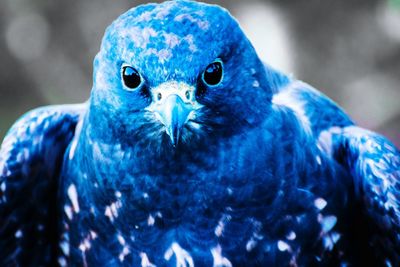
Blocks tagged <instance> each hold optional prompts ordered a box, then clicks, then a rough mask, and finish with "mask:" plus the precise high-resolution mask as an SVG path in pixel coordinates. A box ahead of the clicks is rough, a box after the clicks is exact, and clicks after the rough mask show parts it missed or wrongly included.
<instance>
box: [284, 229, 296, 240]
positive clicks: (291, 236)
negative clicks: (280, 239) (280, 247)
mask: <svg viewBox="0 0 400 267" xmlns="http://www.w3.org/2000/svg"><path fill="white" fill-rule="evenodd" d="M286 239H287V240H295V239H296V233H295V232H293V231H291V232H290V233H289V234H288V235H287V236H286Z"/></svg>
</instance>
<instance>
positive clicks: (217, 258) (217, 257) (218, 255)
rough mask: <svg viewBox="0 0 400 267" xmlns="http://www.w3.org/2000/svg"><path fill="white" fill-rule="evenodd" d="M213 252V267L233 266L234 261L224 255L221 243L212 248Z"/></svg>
mask: <svg viewBox="0 0 400 267" xmlns="http://www.w3.org/2000/svg"><path fill="white" fill-rule="evenodd" d="M211 254H212V256H213V260H214V262H213V267H232V263H231V262H230V261H229V260H228V259H227V258H225V257H224V256H222V248H221V246H220V245H218V246H216V247H215V248H213V249H211Z"/></svg>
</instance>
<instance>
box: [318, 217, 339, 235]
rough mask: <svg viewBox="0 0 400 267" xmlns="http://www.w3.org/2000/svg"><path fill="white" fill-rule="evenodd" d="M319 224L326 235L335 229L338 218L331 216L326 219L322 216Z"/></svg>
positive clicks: (319, 218)
mask: <svg viewBox="0 0 400 267" xmlns="http://www.w3.org/2000/svg"><path fill="white" fill-rule="evenodd" d="M318 222H319V223H320V224H321V226H322V231H323V232H324V233H327V232H329V231H330V230H332V229H333V227H335V225H336V222H337V218H336V216H333V215H329V216H325V217H324V216H322V215H320V216H318Z"/></svg>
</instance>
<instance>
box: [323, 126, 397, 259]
mask: <svg viewBox="0 0 400 267" xmlns="http://www.w3.org/2000/svg"><path fill="white" fill-rule="evenodd" d="M320 142H321V143H322V144H323V146H324V147H325V150H326V151H327V153H328V154H330V155H331V156H332V157H333V158H335V159H336V161H338V162H339V163H340V164H342V165H343V166H345V168H346V169H347V170H348V171H349V172H350V173H351V174H352V177H353V183H354V191H355V192H354V193H355V197H356V200H358V201H359V202H360V205H359V208H360V209H361V210H362V215H363V217H364V220H363V221H361V220H360V224H359V225H358V226H357V227H358V228H362V229H363V233H364V234H367V236H368V239H367V240H366V239H364V241H365V245H366V246H368V248H367V249H369V251H373V252H374V253H376V254H377V255H375V256H374V257H373V258H375V259H379V260H382V261H383V262H380V263H379V264H381V266H383V265H385V266H400V151H399V150H397V148H396V147H395V146H394V145H393V144H392V143H391V142H390V141H388V140H387V139H386V138H384V137H383V136H381V135H379V134H376V133H373V132H371V131H368V130H365V129H362V128H359V127H356V126H349V127H344V128H336V127H334V128H331V129H330V130H328V131H325V132H323V133H322V134H321V139H320ZM377 264H378V263H377Z"/></svg>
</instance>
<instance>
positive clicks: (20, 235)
mask: <svg viewBox="0 0 400 267" xmlns="http://www.w3.org/2000/svg"><path fill="white" fill-rule="evenodd" d="M22 236H23V233H22V231H21V229H18V231H16V232H15V237H16V238H21V237H22Z"/></svg>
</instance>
